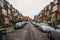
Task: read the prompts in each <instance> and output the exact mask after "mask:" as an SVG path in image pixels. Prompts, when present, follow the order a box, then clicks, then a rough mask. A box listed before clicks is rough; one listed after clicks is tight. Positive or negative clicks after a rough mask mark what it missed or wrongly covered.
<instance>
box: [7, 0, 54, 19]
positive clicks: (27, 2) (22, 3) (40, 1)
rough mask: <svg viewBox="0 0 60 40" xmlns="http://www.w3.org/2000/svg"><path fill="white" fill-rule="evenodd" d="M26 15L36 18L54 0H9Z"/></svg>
mask: <svg viewBox="0 0 60 40" xmlns="http://www.w3.org/2000/svg"><path fill="white" fill-rule="evenodd" d="M7 1H9V2H10V3H11V4H12V5H13V6H14V7H15V8H16V9H17V10H19V11H20V12H21V13H22V14H23V15H24V16H29V17H30V18H34V15H37V14H38V13H39V12H40V11H41V10H42V9H43V8H44V7H45V6H46V5H48V4H49V3H50V2H52V1H53V0H7Z"/></svg>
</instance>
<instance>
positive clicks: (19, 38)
mask: <svg viewBox="0 0 60 40" xmlns="http://www.w3.org/2000/svg"><path fill="white" fill-rule="evenodd" d="M8 40H49V39H48V38H47V35H46V33H43V32H41V31H40V30H39V29H38V28H37V27H35V26H34V25H32V24H31V23H30V22H28V24H27V25H25V26H24V28H22V29H19V30H15V31H14V32H12V33H9V34H8Z"/></svg>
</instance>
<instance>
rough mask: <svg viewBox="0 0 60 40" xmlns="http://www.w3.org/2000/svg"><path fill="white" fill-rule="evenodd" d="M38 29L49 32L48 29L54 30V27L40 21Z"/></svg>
mask: <svg viewBox="0 0 60 40" xmlns="http://www.w3.org/2000/svg"><path fill="white" fill-rule="evenodd" d="M39 29H40V30H41V31H43V32H49V31H50V30H54V28H53V27H51V26H49V25H48V24H47V23H40V25H39Z"/></svg>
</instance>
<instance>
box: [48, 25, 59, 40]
mask: <svg viewBox="0 0 60 40" xmlns="http://www.w3.org/2000/svg"><path fill="white" fill-rule="evenodd" d="M47 37H48V38H49V39H52V38H53V39H55V40H60V25H57V27H56V28H55V30H50V32H48V33H47Z"/></svg>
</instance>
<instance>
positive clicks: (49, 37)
mask: <svg viewBox="0 0 60 40" xmlns="http://www.w3.org/2000/svg"><path fill="white" fill-rule="evenodd" d="M47 37H48V39H50V40H51V39H52V34H51V32H48V33H47Z"/></svg>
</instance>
